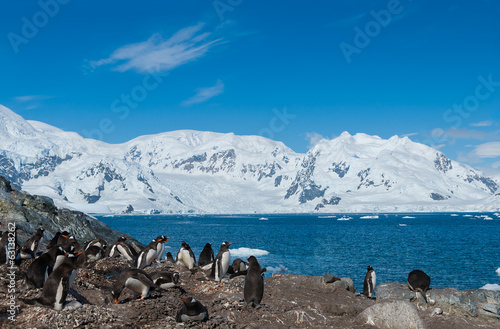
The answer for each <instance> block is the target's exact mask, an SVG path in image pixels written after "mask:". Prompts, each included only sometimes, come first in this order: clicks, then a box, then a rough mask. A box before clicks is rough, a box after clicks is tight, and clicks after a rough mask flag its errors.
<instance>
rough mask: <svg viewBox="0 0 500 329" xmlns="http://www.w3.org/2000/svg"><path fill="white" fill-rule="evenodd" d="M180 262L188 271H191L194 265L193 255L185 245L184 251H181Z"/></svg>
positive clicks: (187, 245)
mask: <svg viewBox="0 0 500 329" xmlns="http://www.w3.org/2000/svg"><path fill="white" fill-rule="evenodd" d="M182 262H183V263H184V265H186V267H187V268H188V269H190V270H191V269H193V267H194V266H195V265H196V258H195V257H194V253H193V251H192V250H191V247H190V246H189V244H187V243H186V244H185V245H184V249H183V250H182Z"/></svg>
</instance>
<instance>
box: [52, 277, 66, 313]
mask: <svg viewBox="0 0 500 329" xmlns="http://www.w3.org/2000/svg"><path fill="white" fill-rule="evenodd" d="M62 282H63V280H62V278H61V280H59V284H58V285H57V291H56V298H55V302H54V310H56V311H60V310H62V308H63V303H64V301H63V300H61V299H62V295H63V292H64V287H63V283H62Z"/></svg>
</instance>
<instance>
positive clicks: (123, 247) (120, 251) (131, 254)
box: [106, 237, 137, 262]
mask: <svg viewBox="0 0 500 329" xmlns="http://www.w3.org/2000/svg"><path fill="white" fill-rule="evenodd" d="M126 240H128V238H125V237H120V238H118V240H117V241H116V242H115V243H113V244H112V245H111V247H110V248H109V249H108V251H107V252H106V253H107V256H108V257H111V258H113V257H123V258H125V259H126V260H128V261H131V262H135V260H136V259H137V252H136V251H135V249H134V248H132V247H131V246H129V245H128V244H126V243H125V241H126Z"/></svg>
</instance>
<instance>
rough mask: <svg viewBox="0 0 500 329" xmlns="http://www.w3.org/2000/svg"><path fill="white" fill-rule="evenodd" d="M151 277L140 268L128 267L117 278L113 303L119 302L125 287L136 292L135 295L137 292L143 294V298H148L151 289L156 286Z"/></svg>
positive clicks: (113, 292)
mask: <svg viewBox="0 0 500 329" xmlns="http://www.w3.org/2000/svg"><path fill="white" fill-rule="evenodd" d="M155 286H156V285H155V284H154V282H153V280H152V279H151V277H150V276H149V275H148V274H147V273H146V272H144V271H143V270H140V269H135V268H134V269H128V270H125V271H123V272H122V273H120V275H118V278H117V280H116V281H115V283H114V284H113V291H112V292H111V295H112V296H113V303H115V304H118V297H120V294H121V293H122V291H123V289H124V288H128V289H130V290H132V291H133V292H134V297H135V296H136V295H137V294H140V295H141V298H140V299H141V300H142V299H144V298H146V297H147V296H148V294H149V289H150V288H151V287H155Z"/></svg>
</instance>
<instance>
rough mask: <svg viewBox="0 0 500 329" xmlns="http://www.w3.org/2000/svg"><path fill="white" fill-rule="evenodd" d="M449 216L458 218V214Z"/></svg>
mask: <svg viewBox="0 0 500 329" xmlns="http://www.w3.org/2000/svg"><path fill="white" fill-rule="evenodd" d="M450 216H453V217H457V216H458V214H451V215H450Z"/></svg>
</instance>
